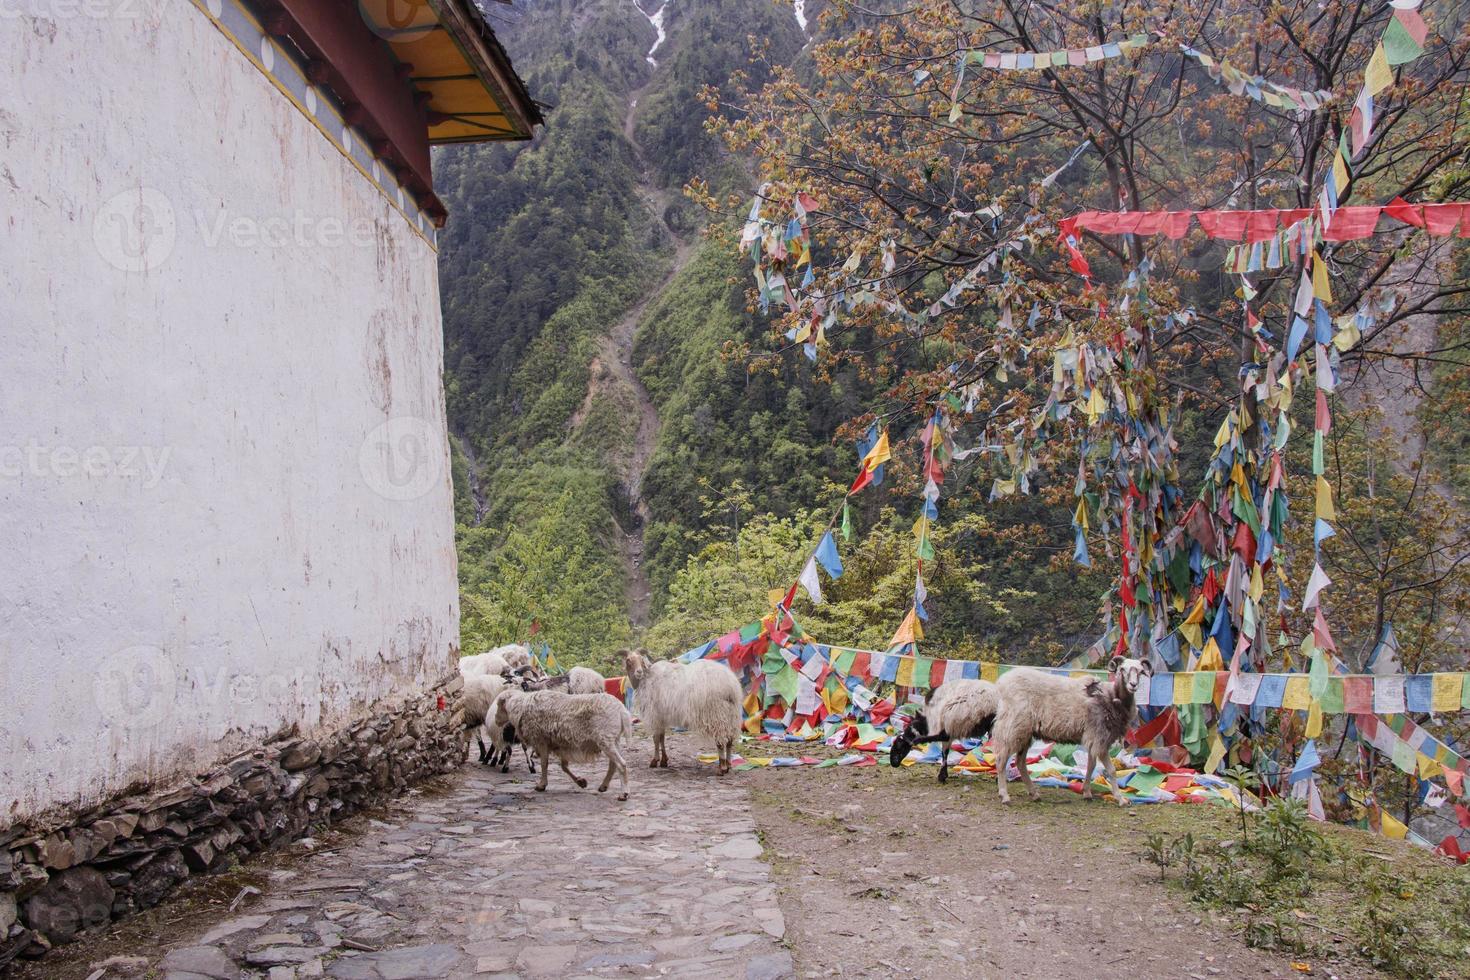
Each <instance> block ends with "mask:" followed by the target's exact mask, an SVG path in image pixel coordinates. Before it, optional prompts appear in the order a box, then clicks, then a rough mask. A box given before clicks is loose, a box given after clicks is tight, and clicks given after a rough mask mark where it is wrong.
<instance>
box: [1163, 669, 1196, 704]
mask: <svg viewBox="0 0 1470 980" xmlns="http://www.w3.org/2000/svg"><path fill="white" fill-rule="evenodd" d="M1161 676H1164V677H1169V676H1171V675H1169V674H1163V675H1161ZM1172 676H1173V678H1174V696H1173V697H1172V698H1170V700H1171V701H1172V702H1173V703H1174V704H1193V703H1194V701H1193V695H1194V671H1192V670H1181V671H1179V672H1177V673H1175V674H1173V675H1172Z"/></svg>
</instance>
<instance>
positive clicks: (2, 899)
mask: <svg viewBox="0 0 1470 980" xmlns="http://www.w3.org/2000/svg"><path fill="white" fill-rule="evenodd" d="M19 915H20V913H19V912H18V911H17V910H16V907H15V895H14V893H12V892H0V938H4V937H5V936H8V935H9V934H10V927H11V926H13V925H15V920H16V919H17V918H18V917H19Z"/></svg>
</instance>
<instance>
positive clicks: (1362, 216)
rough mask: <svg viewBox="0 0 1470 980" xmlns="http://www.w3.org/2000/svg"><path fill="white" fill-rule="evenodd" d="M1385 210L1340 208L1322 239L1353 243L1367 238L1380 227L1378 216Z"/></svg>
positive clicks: (1378, 208)
mask: <svg viewBox="0 0 1470 980" xmlns="http://www.w3.org/2000/svg"><path fill="white" fill-rule="evenodd" d="M1382 210H1383V209H1382V208H1380V207H1378V206H1376V205H1374V206H1369V207H1347V208H1338V209H1337V210H1336V211H1335V212H1334V213H1333V215H1332V221H1331V223H1330V224H1328V226H1327V227H1326V228H1325V229H1324V230H1323V232H1322V237H1323V238H1325V239H1326V240H1327V241H1329V242H1351V241H1356V240H1358V239H1360V238H1367V237H1368V236H1369V235H1371V234H1373V229H1374V228H1375V227H1376V226H1377V225H1378V215H1379V212H1381V211H1382Z"/></svg>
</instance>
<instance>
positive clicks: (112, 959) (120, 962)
mask: <svg viewBox="0 0 1470 980" xmlns="http://www.w3.org/2000/svg"><path fill="white" fill-rule="evenodd" d="M90 968H91V969H92V970H101V971H103V975H104V976H113V975H115V974H116V975H120V976H125V977H127V976H135V975H137V974H140V973H142V972H143V971H145V970H147V969H148V957H146V956H109V957H108V958H107V959H105V960H98V961H97V962H96V963H93V964H91V967H90Z"/></svg>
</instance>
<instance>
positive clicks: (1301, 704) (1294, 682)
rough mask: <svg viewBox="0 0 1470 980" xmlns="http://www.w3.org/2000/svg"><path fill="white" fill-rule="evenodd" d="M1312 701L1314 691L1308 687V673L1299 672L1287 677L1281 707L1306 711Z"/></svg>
mask: <svg viewBox="0 0 1470 980" xmlns="http://www.w3.org/2000/svg"><path fill="white" fill-rule="evenodd" d="M1311 703H1312V693H1311V691H1310V690H1309V689H1308V687H1307V675H1306V674H1297V675H1295V676H1294V677H1288V678H1287V679H1286V691H1285V692H1284V693H1283V694H1282V695H1281V707H1283V708H1286V709H1288V710H1290V711H1306V710H1307V707H1308V706H1309V705H1310V704H1311Z"/></svg>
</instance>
